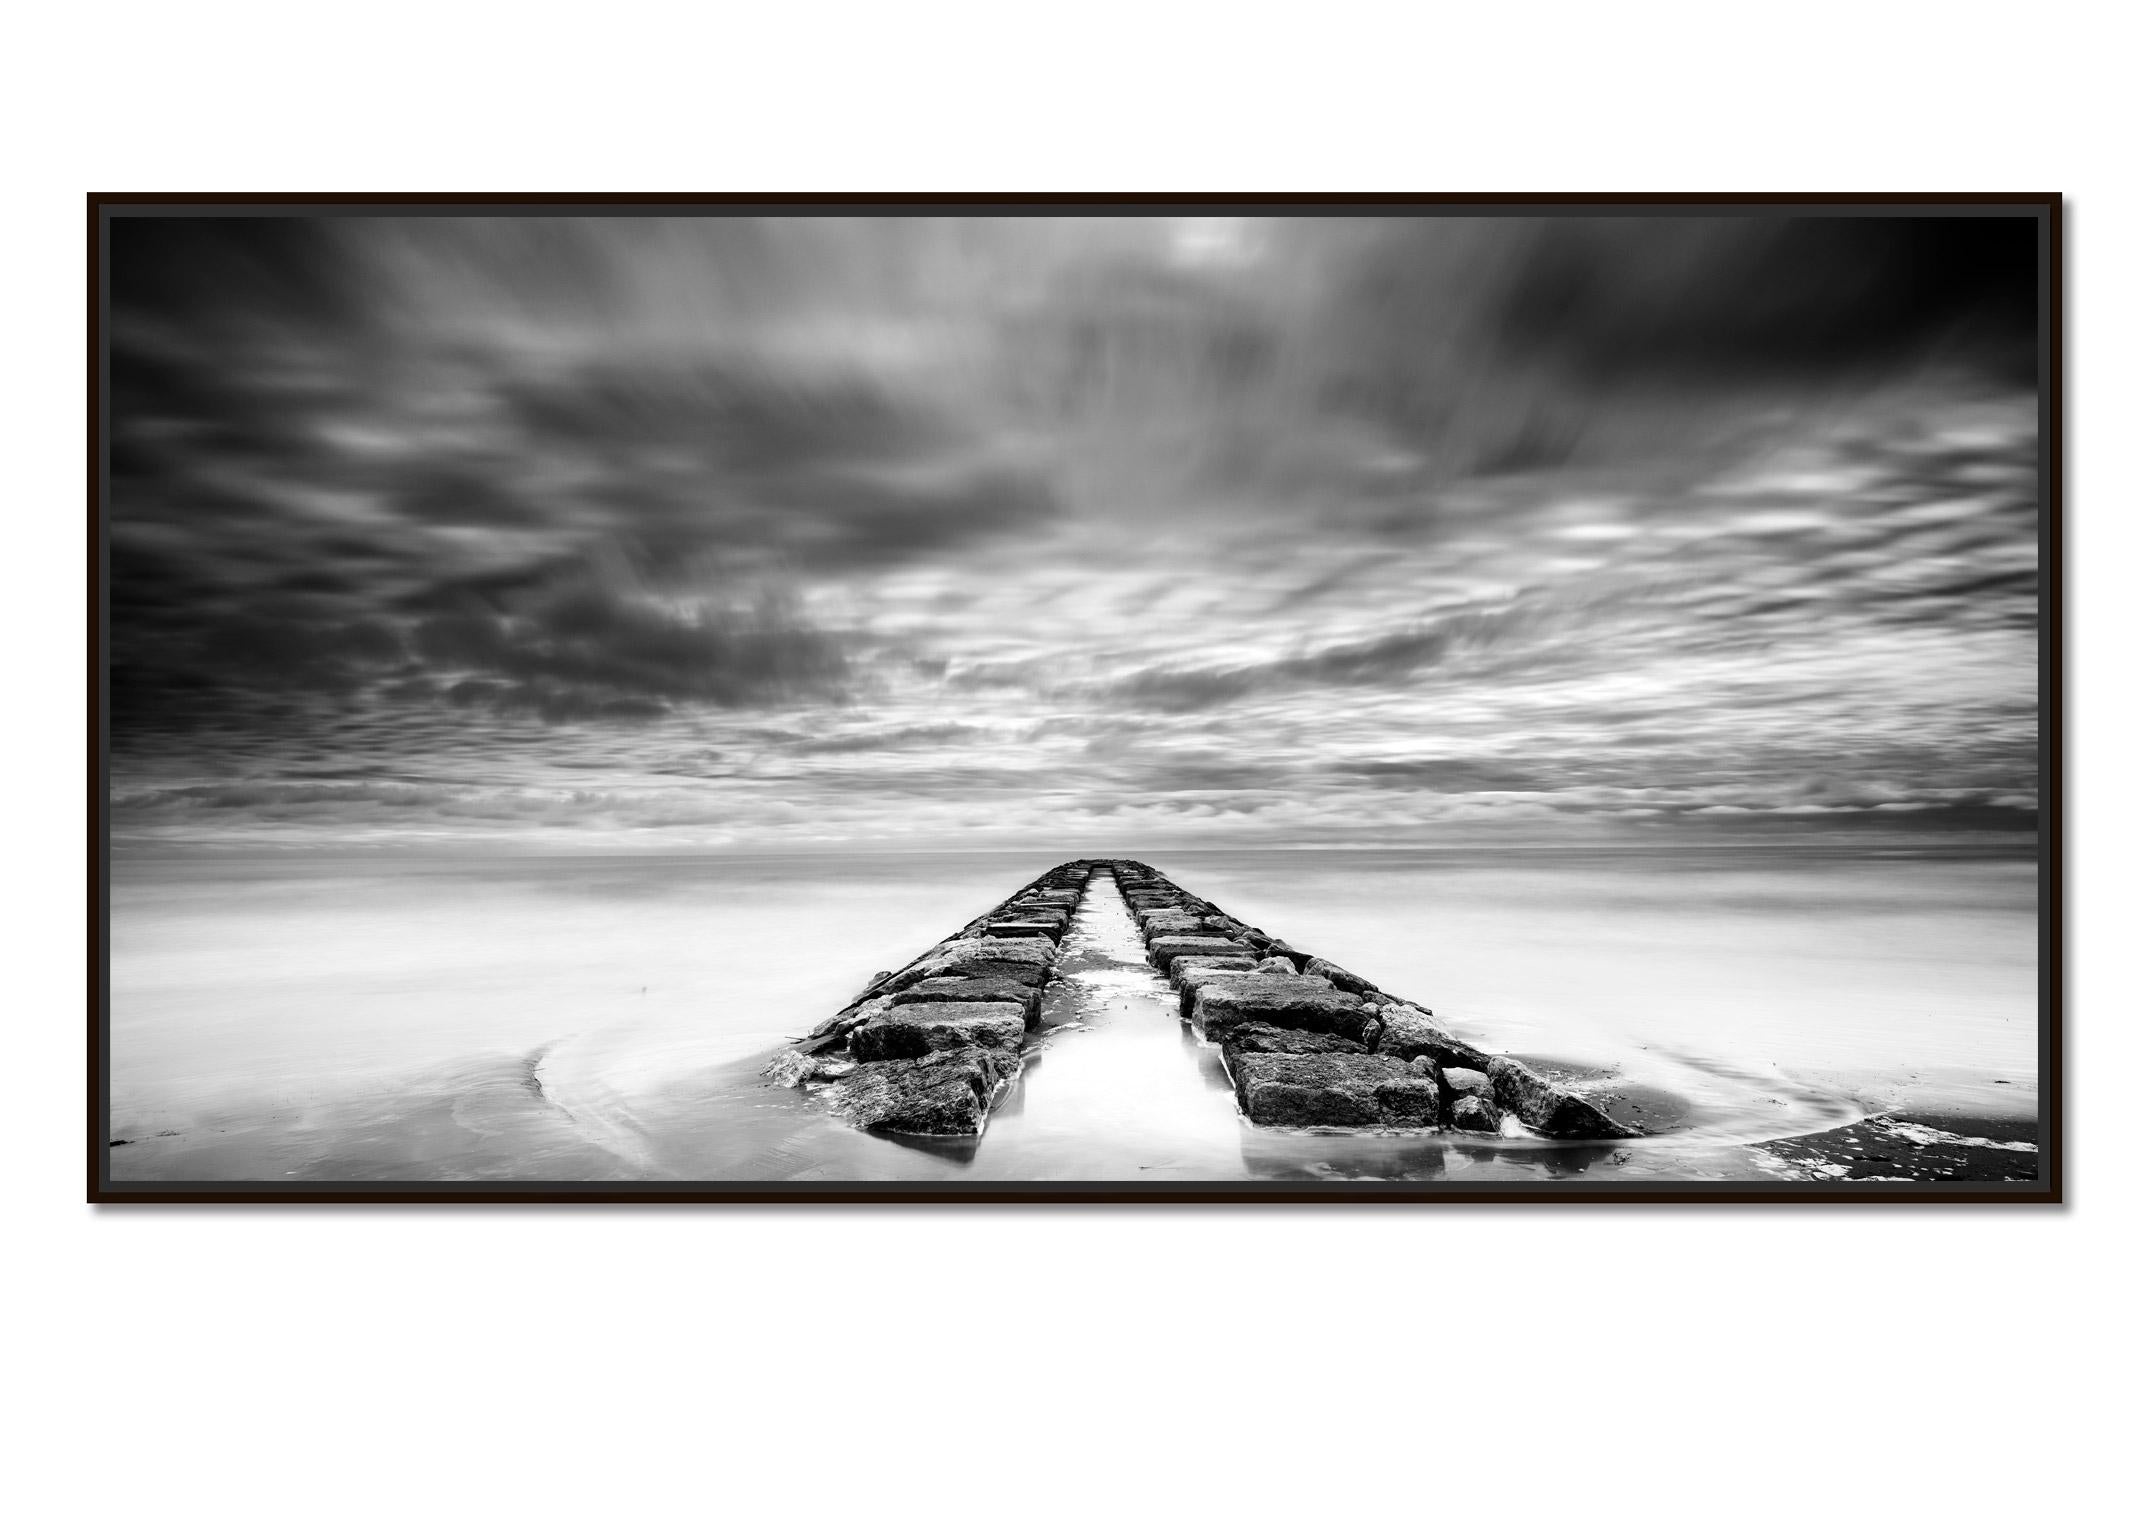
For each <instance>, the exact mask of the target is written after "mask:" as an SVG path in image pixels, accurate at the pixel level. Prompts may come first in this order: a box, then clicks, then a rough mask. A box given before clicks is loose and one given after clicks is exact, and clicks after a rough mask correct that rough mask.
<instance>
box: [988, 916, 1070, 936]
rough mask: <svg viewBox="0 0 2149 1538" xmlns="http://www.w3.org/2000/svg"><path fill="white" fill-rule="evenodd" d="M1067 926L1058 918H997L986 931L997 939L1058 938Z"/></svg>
mask: <svg viewBox="0 0 2149 1538" xmlns="http://www.w3.org/2000/svg"><path fill="white" fill-rule="evenodd" d="M1065 927H1066V926H1064V925H1063V924H1061V923H1059V922H1058V921H1057V920H1044V921H1040V920H1037V919H996V920H994V921H993V922H992V923H991V924H988V925H987V926H986V927H985V933H986V934H987V935H989V936H990V937H991V938H993V939H995V940H1027V939H1040V940H1057V939H1058V938H1059V937H1060V933H1061V931H1062V930H1063V929H1064V928H1065Z"/></svg>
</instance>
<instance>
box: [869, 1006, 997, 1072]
mask: <svg viewBox="0 0 2149 1538" xmlns="http://www.w3.org/2000/svg"><path fill="white" fill-rule="evenodd" d="M1026 1013H1027V1011H1026V1010H1025V1009H1024V1007H1023V1006H1022V1005H1020V1004H1007V1003H976V1004H954V1003H947V1004H893V1005H890V1006H889V1007H888V1008H887V1009H884V1010H882V1011H881V1012H880V1013H879V1014H877V1015H875V1016H873V1017H872V1018H871V1019H869V1020H866V1021H864V1022H862V1023H861V1024H859V1025H857V1026H855V1027H854V1028H853V1029H852V1031H851V1038H850V1049H851V1056H852V1057H854V1058H856V1059H858V1061H859V1062H861V1063H872V1062H881V1061H884V1060H886V1059H888V1058H895V1057H929V1056H931V1055H932V1054H933V1053H935V1052H951V1051H957V1050H960V1049H962V1048H966V1047H998V1048H1014V1047H1019V1046H1020V1045H1021V1044H1022V1034H1023V1032H1024V1031H1025V1030H1027V1029H1028V1028H1029V1021H1028V1020H1027V1019H1026V1018H1025V1015H1026Z"/></svg>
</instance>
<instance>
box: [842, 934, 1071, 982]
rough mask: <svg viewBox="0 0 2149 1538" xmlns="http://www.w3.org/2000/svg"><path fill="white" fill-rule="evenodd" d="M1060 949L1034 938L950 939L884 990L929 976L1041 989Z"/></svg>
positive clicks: (919, 959)
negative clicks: (1004, 982)
mask: <svg viewBox="0 0 2149 1538" xmlns="http://www.w3.org/2000/svg"><path fill="white" fill-rule="evenodd" d="M1058 949H1059V948H1058V947H1057V946H1055V945H1054V944H1053V943H1052V942H1051V941H1050V940H1040V939H1034V938H1021V939H993V938H991V937H989V936H987V937H983V938H978V939H964V940H950V941H948V942H947V943H946V944H944V945H940V946H937V947H935V948H934V949H933V950H931V951H928V952H927V953H926V954H925V955H923V956H921V957H919V958H918V959H917V960H916V961H914V962H912V963H911V964H910V965H909V966H908V967H906V968H904V969H903V970H902V971H901V972H899V973H897V974H896V975H895V976H894V977H892V978H890V979H888V981H886V982H884V983H882V984H881V991H882V992H883V993H901V992H902V991H903V990H904V989H905V988H908V987H910V986H911V985H912V984H914V983H917V982H920V981H922V980H923V979H925V978H928V977H1002V978H1007V979H1010V980H1012V981H1015V982H1020V983H1023V984H1026V985H1027V986H1029V987H1032V988H1041V987H1043V986H1044V982H1045V977H1046V975H1047V974H1048V973H1049V972H1050V971H1051V970H1052V958H1053V957H1054V956H1055V955H1057V954H1058Z"/></svg>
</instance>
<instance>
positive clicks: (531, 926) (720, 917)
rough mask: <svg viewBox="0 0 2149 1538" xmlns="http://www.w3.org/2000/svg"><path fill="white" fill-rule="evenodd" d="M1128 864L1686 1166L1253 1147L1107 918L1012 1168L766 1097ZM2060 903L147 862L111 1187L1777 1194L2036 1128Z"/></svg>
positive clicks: (1681, 876)
mask: <svg viewBox="0 0 2149 1538" xmlns="http://www.w3.org/2000/svg"><path fill="white" fill-rule="evenodd" d="M1120 854H1127V855H1133V856H1136V857H1139V858H1144V859H1148V860H1151V861H1152V862H1154V863H1155V864H1157V865H1158V866H1159V867H1160V868H1162V869H1163V870H1164V871H1165V872H1166V873H1167V874H1168V875H1170V876H1171V877H1173V878H1174V879H1175V880H1178V881H1179V882H1181V883H1182V884H1184V885H1185V886H1187V887H1188V888H1189V889H1191V890H1193V891H1195V892H1197V893H1199V894H1201V895H1202V896H1204V897H1207V898H1209V899H1210V900H1212V901H1214V902H1216V903H1218V904H1220V905H1221V906H1222V907H1224V908H1226V909H1227V910H1229V911H1231V912H1234V913H1236V914H1237V915H1238V916H1239V917H1241V918H1244V919H1246V920H1248V921H1249V922H1253V923H1256V924H1259V925H1261V926H1262V927H1264V928H1266V929H1268V930H1269V931H1270V932H1272V933H1275V934H1279V935H1282V936H1285V937H1286V938H1288V939H1290V940H1291V941H1292V942H1293V943H1294V944H1297V945H1299V946H1302V947H1304V948H1306V949H1308V950H1312V951H1316V952H1318V953H1320V954H1322V955H1325V956H1328V957H1329V958H1331V959H1333V960H1335V961H1336V962H1338V963H1340V964H1341V965H1344V966H1347V967H1349V968H1351V969H1353V970H1355V971H1358V972H1360V973H1363V974H1365V975H1366V976H1369V977H1371V978H1373V979H1374V980H1375V981H1376V982H1378V983H1379V984H1380V985H1381V986H1382V987H1384V988H1385V989H1387V990H1388V991H1389V992H1391V993H1395V994H1399V995H1402V996H1405V997H1409V998H1412V999H1414V1000H1416V1001H1418V1002H1420V1003H1421V1004H1424V1005H1425V1006H1427V1007H1428V1008H1431V1009H1433V1010H1434V1011H1436V1012H1437V1013H1439V1014H1441V1015H1443V1016H1444V1017H1446V1018H1447V1019H1448V1020H1449V1021H1450V1022H1452V1023H1453V1025H1454V1026H1455V1028H1456V1029H1457V1030H1458V1031H1459V1032H1460V1033H1461V1034H1463V1035H1465V1036H1466V1037H1468V1038H1469V1039H1471V1040H1474V1041H1476V1042H1478V1043H1480V1044H1481V1045H1483V1046H1486V1047H1487V1048H1490V1049H1493V1050H1497V1051H1504V1052H1512V1053H1515V1054H1517V1055H1521V1056H1524V1057H1526V1058H1529V1059H1531V1060H1534V1061H1539V1062H1543V1063H1548V1064H1553V1065H1556V1066H1558V1067H1559V1068H1560V1069H1561V1070H1562V1071H1565V1072H1574V1073H1583V1074H1587V1075H1588V1076H1590V1077H1592V1078H1594V1079H1597V1080H1599V1081H1600V1082H1601V1085H1602V1087H1603V1088H1604V1089H1605V1091H1606V1093H1607V1094H1608V1095H1610V1096H1612V1097H1613V1099H1614V1102H1615V1104H1620V1105H1625V1106H1627V1107H1629V1108H1630V1109H1631V1110H1632V1111H1633V1112H1634V1113H1635V1114H1641V1115H1644V1116H1645V1118H1646V1119H1647V1120H1648V1121H1649V1123H1650V1125H1652V1127H1654V1128H1656V1129H1657V1130H1658V1131H1659V1133H1660V1135H1659V1136H1656V1137H1652V1138H1649V1139H1646V1140H1642V1141H1639V1142H1636V1143H1632V1144H1628V1145H1624V1146H1623V1147H1621V1148H1618V1149H1611V1148H1602V1147H1600V1148H1596V1149H1592V1150H1580V1149H1559V1148H1553V1147H1547V1146H1545V1145H1542V1144H1537V1143H1535V1142H1533V1141H1528V1140H1523V1141H1516V1142H1511V1143H1501V1142H1499V1141H1497V1140H1477V1141H1471V1140H1467V1139H1452V1138H1439V1137H1423V1136H1419V1137H1371V1136H1356V1137H1335V1136H1318V1135H1307V1134H1295V1133H1279V1132H1269V1131H1263V1130H1261V1129H1255V1128H1251V1127H1248V1126H1245V1125H1244V1124H1242V1123H1241V1122H1240V1121H1239V1119H1238V1118H1237V1116H1236V1115H1235V1114H1234V1112H1233V1109H1232V1106H1231V1102H1230V1097H1229V1094H1228V1091H1227V1090H1226V1089H1225V1088H1224V1084H1223V1080H1222V1075H1221V1069H1220V1067H1219V1066H1218V1065H1217V1063H1216V1061H1215V1056H1214V1051H1213V1049H1210V1048H1207V1047H1205V1046H1203V1045H1202V1044H1201V1043H1199V1042H1197V1041H1195V1040H1194V1039H1193V1038H1192V1036H1191V1035H1190V1034H1189V1033H1187V1032H1186V1031H1185V1030H1184V1029H1183V1027H1182V1026H1181V1025H1180V1023H1179V1020H1178V1015H1177V1008H1176V1003H1175V1001H1174V1000H1173V999H1172V997H1171V995H1170V994H1169V991H1168V990H1167V989H1165V988H1163V987H1162V986H1160V985H1159V984H1158V982H1157V980H1156V979H1155V978H1154V977H1153V975H1151V974H1148V973H1147V971H1146V969H1145V968H1143V967H1142V966H1140V965H1139V964H1138V959H1137V958H1138V951H1137V950H1135V949H1134V948H1133V947H1134V940H1133V931H1132V926H1131V923H1130V922H1129V921H1128V920H1127V918H1126V916H1125V913H1124V910H1123V908H1121V907H1120V905H1119V904H1118V903H1117V900H1116V897H1112V898H1111V900H1109V901H1106V900H1103V899H1102V894H1099V893H1096V892H1093V893H1092V895H1091V900H1090V901H1089V902H1087V903H1086V904H1085V907H1084V909H1083V913H1082V918H1081V925H1080V929H1079V932H1078V934H1077V935H1076V936H1075V937H1074V938H1073V939H1072V940H1071V941H1070V946H1069V949H1068V950H1067V951H1066V952H1065V953H1064V959H1067V960H1069V961H1073V960H1075V958H1076V957H1077V955H1078V954H1079V956H1080V958H1081V963H1080V965H1077V966H1070V967H1069V976H1068V978H1067V980H1066V981H1064V982H1063V983H1061V984H1059V985H1056V987H1055V989H1054V990H1053V992H1052V994H1051V996H1050V997H1049V998H1048V1020H1047V1024H1048V1027H1050V1029H1049V1030H1048V1033H1047V1035H1046V1037H1045V1040H1044V1043H1043V1045H1042V1047H1041V1049H1040V1050H1039V1051H1038V1053H1037V1054H1036V1055H1035V1058H1034V1059H1033V1061H1032V1064H1031V1066H1030V1068H1029V1069H1028V1071H1027V1072H1026V1073H1025V1074H1024V1076H1023V1078H1022V1079H1021V1080H1020V1081H1019V1083H1018V1085H1017V1087H1016V1089H1015V1091H1014V1092H1013V1094H1012V1095H1011V1097H1010V1099H1009V1101H1008V1103H1007V1104H1006V1105H1004V1106H1003V1107H1002V1108H1001V1109H1000V1111H999V1113H998V1114H997V1115H996V1116H995V1118H994V1120H993V1123H992V1125H991V1127H990V1128H989V1129H988V1130H987V1132H986V1134H985V1136H984V1137H983V1138H981V1139H978V1140H974V1141H972V1140H962V1141H959V1142H948V1141H941V1140H907V1141H903V1140H895V1139H888V1138H877V1137H870V1136H867V1135H864V1134H861V1133H857V1132H854V1131H851V1130H850V1129H848V1128H845V1127H843V1126H842V1125H841V1124H839V1123H837V1122H836V1121H835V1120H834V1119H833V1118H832V1117H829V1116H827V1115H825V1114H824V1113H823V1112H822V1111H821V1110H819V1109H818V1108H817V1107H816V1106H814V1105H813V1104H812V1103H811V1102H810V1100H809V1099H808V1097H806V1096H804V1095H802V1094H800V1093H799V1092H797V1091H793V1090H787V1089H778V1088H774V1087H772V1086H769V1085H768V1084H766V1083H765V1082H763V1081H762V1080H760V1079H759V1077H758V1075H757V1070H758V1068H759V1066H760V1064H761V1063H762V1061H764V1060H765V1059H766V1057H767V1056H768V1054H769V1053H771V1052H772V1051H774V1050H775V1049H776V1048H777V1047H779V1046H780V1045H782V1043H783V1042H784V1040H785V1039H786V1038H788V1037H791V1036H796V1035H801V1034H804V1033H805V1032H806V1031H808V1030H809V1029H811V1028H812V1027H813V1026H814V1025H816V1024H818V1023H819V1022H820V1021H821V1020H822V1019H824V1018H825V1017H826V1016H828V1015H829V1014H830V1013H832V1012H833V1011H834V1010H835V1009H837V1008H838V1007H840V1006H841V1005H842V1004H843V1003H844V1002H845V1001H846V1000H847V999H848V998H850V997H851V996H852V995H853V994H854V993H855V992H856V991H857V990H858V989H859V988H861V987H862V986H864V984H865V983H866V982H867V980H868V979H869V978H870V977H871V976H872V974H873V973H875V972H876V971H879V970H882V969H884V968H888V967H893V966H895V965H897V964H899V963H901V962H903V961H906V960H908V959H909V958H910V957H911V956H913V955H915V954H917V953H918V952H920V951H922V950H924V949H925V948H927V947H928V946H929V945H931V944H933V943H934V942H935V941H937V940H939V939H941V938H942V937H944V936H945V935H947V934H948V933H950V932H951V931H953V930H955V929H957V928H959V927H960V926H961V925H962V924H963V923H964V922H966V921H967V920H968V919H970V918H971V917H973V916H974V915H975V914H977V913H978V912H980V911H981V910H983V909H985V908H987V907H990V906H991V905H993V904H994V903H996V902H998V901H999V900H1000V899H1001V898H1002V897H1004V896H1005V895H1006V894H1007V893H1008V892H1010V891H1012V890H1013V889H1014V888H1016V887H1017V886H1019V885H1021V884H1022V883H1024V882H1025V881H1027V880H1029V879H1031V878H1032V877H1034V876H1035V875H1036V874H1037V873H1038V872H1039V871H1041V870H1043V869H1045V868H1047V867H1048V866H1050V865H1052V864H1054V863H1056V862H1057V861H1059V860H1061V859H1064V858H1069V857H1073V856H1077V855H1100V856H1110V855H1120ZM1106 885H1107V886H1108V885H1109V883H1106ZM2036 900H2037V869H2036V865H2035V863H2034V861H2033V860H2030V859H2027V858H2023V857H2021V856H2019V855H2013V854H2009V853H2007V852H2004V851H1992V850H1982V851H1981V850H1975V849H1963V850H1954V851H1941V850H1935V849H1932V848H1910V847H1905V848H1866V849H1858V850H1845V849H1840V848H1833V849H1832V848H1810V849H1791V848H1785V847H1778V846H1771V847H1764V848H1721V849H1678V850H1666V849H1633V848H1620V849H1616V850H1615V849H1610V848H1591V849H1587V850H1579V849H1578V850H1559V849H1505V850H1500V849H1471V850H1442V851H1432V850H1401V849H1387V850H1262V851H1232V852H1218V851H1189V852H1174V851H1170V850H1119V849H1111V850H1037V851H1014V852H984V851H965V852H949V851H946V850H938V849H919V850H910V851H901V852H856V851H845V852H837V851H830V852H817V853H811V854H795V853H787V854H783V855H748V854H705V853H639V852H638V853H631V854H626V853H621V854H594V853H530V852H513V851H505V850H497V849H470V848H462V849H455V850H448V849H415V850H392V851H390V850H356V849H350V850H278V851H261V850H251V851H245V852H239V851H178V850H165V849H160V850H154V851H146V852H134V853H128V854H124V855H121V856H119V857H118V858H117V859H116V860H115V866H114V874H113V888H112V1025H111V1060H110V1069H111V1104H112V1123H111V1136H112V1138H113V1139H115V1140H117V1141H118V1143H119V1144H120V1146H116V1147H114V1148H113V1149H112V1172H113V1175H114V1177H115V1178H117V1179H122V1180H125V1179H183V1180H216V1179H298V1180H378V1179H387V1180H472V1179H486V1180H501V1179H506V1180H516V1179H527V1180H586V1179H644V1180H821V1179H892V1180H940V1179H973V1180H1028V1179H1066V1180H1215V1179H1247V1178H1254V1179H1259V1178H1269V1177H1279V1176H1281V1177H1305V1176H1308V1175H1313V1176H1321V1177H1328V1178H1374V1179H1438V1178H1500V1179H1535V1178H1548V1177H1562V1178H1574V1177H1584V1178H1636V1177H1642V1178H1695V1179H1725V1178H1751V1177H1752V1176H1753V1175H1755V1173H1756V1172H1757V1171H1756V1166H1755V1165H1754V1163H1753V1162H1752V1160H1751V1157H1750V1156H1749V1155H1748V1154H1747V1153H1746V1152H1745V1150H1746V1149H1747V1148H1748V1147H1750V1145H1752V1144H1753V1143H1756V1142H1758V1141H1761V1140H1763V1139H1766V1138H1772V1137H1783V1136H1795V1135H1798V1134H1802V1133H1807V1132H1816V1131H1822V1130H1826V1129H1828V1128H1830V1127H1837V1126H1843V1125H1846V1124H1847V1123H1849V1122H1852V1121H1855V1120H1857V1119H1859V1118H1860V1117H1862V1116H1864V1115H1867V1114H1869V1113H1872V1112H1876V1111H1884V1110H1900V1111H1907V1112H1910V1113H1913V1114H1916V1113H1921V1112H1927V1113H1938V1112H1953V1113H1968V1114H1977V1115H1986V1116H1993V1117H2005V1118H2021V1119H2028V1118H2032V1117H2034V1116H2035V1114H2036V1108H2037V1097H2038V1077H2037V1075H2038V1055H2037V1032H2036V1025H2037V987H2036V980H2037V944H2036Z"/></svg>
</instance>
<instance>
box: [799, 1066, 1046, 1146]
mask: <svg viewBox="0 0 2149 1538" xmlns="http://www.w3.org/2000/svg"><path fill="white" fill-rule="evenodd" d="M1021 1071H1022V1060H1021V1059H1020V1058H1019V1057H1017V1056H1016V1055H1015V1054H1014V1053H1012V1052H1003V1051H996V1050H991V1049H978V1048H969V1049H965V1050H960V1051H953V1052H939V1053H935V1054H933V1055H932V1056H930V1057H925V1058H906V1059H901V1060H897V1061H890V1062H873V1063H861V1064H860V1065H859V1066H858V1067H857V1068H856V1069H855V1070H853V1071H852V1072H851V1073H850V1074H849V1075H848V1076H847V1077H845V1078H844V1079H843V1080H842V1081H840V1082H839V1083H838V1084H837V1085H836V1086H835V1087H834V1089H832V1090H831V1091H830V1092H829V1093H830V1095H831V1097H832V1098H833V1101H834V1106H835V1109H836V1110H837V1111H838V1112H839V1113H840V1114H841V1115H842V1116H843V1118H844V1120H846V1121H848V1122H849V1123H850V1124H851V1125H852V1126H854V1127H858V1128H861V1129H863V1130H865V1131H868V1132H902V1133H909V1134H912V1135H914V1136H921V1137H975V1136H976V1135H977V1134H978V1133H980V1132H983V1131H984V1130H985V1122H986V1118H987V1117H989V1116H990V1115H991V1114H992V1107H993V1103H994V1101H995V1100H996V1099H997V1098H998V1097H999V1094H1000V1092H1001V1090H1003V1089H1004V1088H1006V1086H1007V1085H1008V1083H1009V1082H1010V1081H1011V1080H1013V1079H1014V1077H1015V1076H1016V1075H1017V1074H1018V1073H1020V1072H1021Z"/></svg>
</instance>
